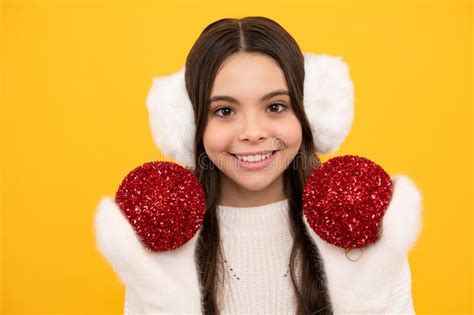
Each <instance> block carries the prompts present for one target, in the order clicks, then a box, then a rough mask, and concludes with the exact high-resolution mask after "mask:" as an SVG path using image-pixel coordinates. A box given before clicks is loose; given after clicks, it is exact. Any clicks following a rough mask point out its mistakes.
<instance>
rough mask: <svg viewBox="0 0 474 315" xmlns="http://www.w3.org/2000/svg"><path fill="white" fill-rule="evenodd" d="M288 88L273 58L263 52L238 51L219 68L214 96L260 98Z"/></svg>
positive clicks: (212, 94)
mask: <svg viewBox="0 0 474 315" xmlns="http://www.w3.org/2000/svg"><path fill="white" fill-rule="evenodd" d="M280 89H282V90H287V89H288V87H287V84H286V79H285V75H284V73H283V70H282V69H281V68H280V66H279V64H278V63H277V62H276V61H275V60H274V59H273V58H271V57H269V56H267V55H265V54H261V53H242V52H239V53H235V54H233V55H231V56H230V57H228V58H227V59H226V60H224V62H223V63H222V65H221V66H220V68H219V70H218V71H217V74H216V77H215V79H214V83H213V86H212V89H211V97H212V96H214V95H230V96H233V97H235V98H238V99H242V100H244V99H246V98H248V99H249V100H250V99H256V98H258V99H260V97H261V96H262V95H264V94H266V93H268V92H271V91H274V90H280Z"/></svg>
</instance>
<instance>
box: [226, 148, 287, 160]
mask: <svg viewBox="0 0 474 315" xmlns="http://www.w3.org/2000/svg"><path fill="white" fill-rule="evenodd" d="M277 151H279V150H274V151H269V152H271V153H272V154H271V155H270V156H272V155H274V154H275V152H277ZM227 153H229V154H230V155H232V156H233V157H235V158H236V159H238V157H237V154H234V153H231V152H227ZM264 154H265V153H262V154H261V155H264Z"/></svg>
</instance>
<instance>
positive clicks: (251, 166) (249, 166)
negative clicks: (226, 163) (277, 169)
mask: <svg viewBox="0 0 474 315" xmlns="http://www.w3.org/2000/svg"><path fill="white" fill-rule="evenodd" d="M278 151H279V150H274V151H267V152H274V153H273V154H272V155H271V156H270V157H269V158H268V159H265V160H263V161H258V162H245V161H241V160H239V159H238V158H237V157H236V156H235V155H234V154H233V153H231V154H230V156H231V157H232V159H233V160H234V161H235V162H236V163H237V165H238V166H239V167H241V168H243V169H246V170H259V169H262V168H264V167H267V166H269V165H270V164H271V163H272V162H273V160H275V156H276V155H277V153H278Z"/></svg>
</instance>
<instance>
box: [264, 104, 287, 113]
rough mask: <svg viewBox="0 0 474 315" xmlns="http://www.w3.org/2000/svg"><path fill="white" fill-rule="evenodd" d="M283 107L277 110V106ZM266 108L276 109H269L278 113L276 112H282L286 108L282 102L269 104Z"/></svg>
mask: <svg viewBox="0 0 474 315" xmlns="http://www.w3.org/2000/svg"><path fill="white" fill-rule="evenodd" d="M280 107H281V108H283V109H282V110H278V108H280ZM268 108H271V109H276V111H271V112H273V113H278V112H282V111H284V110H285V109H286V105H284V104H282V103H273V104H271V105H270V106H268Z"/></svg>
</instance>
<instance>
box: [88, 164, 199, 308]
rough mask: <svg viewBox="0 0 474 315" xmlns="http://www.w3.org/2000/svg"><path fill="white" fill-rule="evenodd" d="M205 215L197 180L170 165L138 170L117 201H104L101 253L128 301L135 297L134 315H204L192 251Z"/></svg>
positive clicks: (99, 219) (98, 227) (99, 223)
mask: <svg viewBox="0 0 474 315" xmlns="http://www.w3.org/2000/svg"><path fill="white" fill-rule="evenodd" d="M204 212H205V198H204V193H203V191H202V189H201V187H200V186H199V183H198V181H197V179H196V178H195V177H194V176H193V175H192V174H191V173H190V172H189V171H187V170H186V169H184V168H182V167H181V166H179V165H177V164H175V163H171V162H151V163H146V164H144V165H143V166H141V167H138V168H136V169H135V170H133V171H132V172H130V173H129V174H128V175H127V177H126V178H125V179H124V180H123V182H122V184H121V186H120V188H119V190H118V191H117V194H116V197H115V199H114V198H112V197H109V196H107V197H104V198H102V200H101V201H100V203H99V205H98V207H97V211H96V215H95V231H96V243H97V247H98V249H99V251H100V253H101V254H102V255H103V256H104V257H105V258H106V259H107V261H108V262H109V263H110V265H111V266H112V268H113V269H114V271H115V272H116V273H117V275H118V276H119V278H120V280H121V282H122V283H123V284H124V285H125V287H126V297H133V304H134V306H133V307H134V310H137V311H140V312H141V313H143V314H155V313H159V314H166V313H173V314H176V313H181V314H200V313H201V304H200V286H199V282H198V277H197V269H196V263H195V260H194V250H195V246H196V242H197V238H198V235H199V232H200V229H201V224H202V219H203V215H204ZM126 304H127V303H126ZM125 311H127V309H126V310H125Z"/></svg>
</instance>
